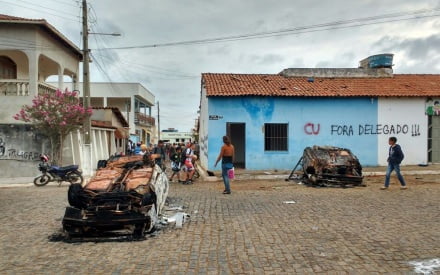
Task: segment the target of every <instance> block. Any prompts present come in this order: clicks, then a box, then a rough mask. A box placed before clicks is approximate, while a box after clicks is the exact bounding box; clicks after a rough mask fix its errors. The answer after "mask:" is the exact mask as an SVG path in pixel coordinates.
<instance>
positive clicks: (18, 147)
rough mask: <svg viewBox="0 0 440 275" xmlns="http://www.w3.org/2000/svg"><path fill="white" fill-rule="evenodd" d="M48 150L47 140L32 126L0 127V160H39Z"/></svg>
mask: <svg viewBox="0 0 440 275" xmlns="http://www.w3.org/2000/svg"><path fill="white" fill-rule="evenodd" d="M48 148H49V144H48V140H47V138H45V137H44V136H42V135H40V134H38V133H37V132H36V131H35V130H34V129H33V128H32V127H31V126H30V125H4V124H3V125H0V160H28V161H34V160H39V157H40V154H41V152H43V151H44V152H46V151H48V150H47V149H48ZM40 150H41V151H40ZM46 153H48V152H46Z"/></svg>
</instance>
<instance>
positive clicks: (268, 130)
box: [264, 123, 288, 151]
mask: <svg viewBox="0 0 440 275" xmlns="http://www.w3.org/2000/svg"><path fill="white" fill-rule="evenodd" d="M287 125H288V124H287V123H266V124H264V150H265V151H287V135H288V130H287V129H288V127H287Z"/></svg>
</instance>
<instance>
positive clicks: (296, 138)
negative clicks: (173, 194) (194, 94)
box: [201, 96, 427, 170]
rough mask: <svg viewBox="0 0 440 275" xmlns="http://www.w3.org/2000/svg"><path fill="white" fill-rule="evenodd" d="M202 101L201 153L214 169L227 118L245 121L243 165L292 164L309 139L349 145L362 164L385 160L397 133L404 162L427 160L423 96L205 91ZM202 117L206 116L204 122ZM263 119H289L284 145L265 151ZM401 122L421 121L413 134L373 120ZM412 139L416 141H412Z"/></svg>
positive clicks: (269, 166) (289, 166) (281, 166)
mask: <svg viewBox="0 0 440 275" xmlns="http://www.w3.org/2000/svg"><path fill="white" fill-rule="evenodd" d="M203 98H204V96H202V101H203ZM203 105H204V104H202V106H203ZM206 105H207V106H208V107H207V108H208V109H204V107H202V110H201V120H202V123H201V137H205V136H206V141H204V142H203V144H202V143H201V145H202V146H201V147H202V148H204V146H206V147H207V150H204V151H202V152H209V154H208V155H207V156H206V155H205V156H204V157H206V162H205V165H206V167H207V168H208V169H214V167H213V165H214V162H215V159H216V157H217V155H218V152H219V150H220V147H221V146H222V136H223V135H225V133H226V123H227V122H237V123H246V149H245V150H246V156H245V158H246V168H247V169H251V170H261V169H292V168H293V166H294V165H295V164H296V162H297V161H298V160H299V158H300V157H301V156H302V153H303V150H304V148H305V147H307V146H313V145H332V146H338V147H345V148H349V149H350V150H351V151H352V152H353V153H354V154H355V155H356V156H357V157H358V158H359V160H360V162H361V163H362V165H364V166H376V165H379V164H385V163H384V162H383V161H381V162H380V161H379V159H381V160H382V158H383V153H384V150H387V148H388V145H387V140H388V137H390V136H393V135H394V136H397V137H398V139H399V141H400V139H401V142H400V144H401V145H402V146H403V148H404V149H405V154H406V162H405V164H418V163H420V162H421V161H422V160H425V161H426V140H427V135H426V118H425V117H424V115H423V114H424V101H423V100H419V99H416V100H414V99H409V100H408V99H400V98H396V99H392V100H388V101H386V100H385V101H381V103H380V104H379V101H378V99H377V98H370V97H364V98H359V97H356V98H290V97H289V98H287V97H286V98H284V97H210V98H209V101H208V104H206ZM379 105H380V108H379ZM397 106H399V107H397ZM420 109H421V112H420V114H421V115H416V116H411V114H412V113H411V112H409V111H419V110H420ZM208 110H209V111H208ZM390 112H391V113H392V114H393V115H390V114H389V113H390ZM209 116H218V117H217V118H218V120H209ZM379 116H381V118H379ZM408 116H411V119H409V118H408ZM405 119H406V120H405ZM408 119H409V120H408ZM203 120H205V121H207V122H205V123H203ZM264 123H287V124H288V132H289V139H288V151H286V152H269V151H267V152H265V151H264ZM404 124H408V125H412V124H414V125H419V127H420V126H421V125H422V124H423V125H425V126H423V127H420V135H419V136H412V135H411V132H408V131H407V132H406V133H405V134H404V133H397V132H396V131H397V130H395V132H390V131H388V132H387V131H385V130H384V129H382V130H380V131H379V132H378V131H377V127H378V125H380V127H388V128H390V127H391V126H392V125H404ZM395 127H396V129H397V126H395ZM408 127H411V126H408ZM208 131H209V137H208V135H207V133H208ZM422 131H423V132H422ZM385 132H386V133H385ZM207 141H209V143H208V142H207ZM415 141H416V142H420V143H418V144H417V145H416V144H415V143H414V142H415ZM404 143H410V144H408V145H406V144H404ZM419 144H420V145H421V146H419ZM411 147H413V148H411ZM420 148H423V149H420ZM202 155H203V154H202ZM379 155H380V156H379ZM385 157H386V154H385ZM202 160H203V159H202ZM385 161H386V158H385ZM202 163H203V162H202Z"/></svg>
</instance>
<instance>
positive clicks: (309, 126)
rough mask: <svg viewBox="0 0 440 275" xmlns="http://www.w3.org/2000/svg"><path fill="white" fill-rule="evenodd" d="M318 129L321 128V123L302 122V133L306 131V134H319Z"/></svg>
mask: <svg viewBox="0 0 440 275" xmlns="http://www.w3.org/2000/svg"><path fill="white" fill-rule="evenodd" d="M319 130H321V125H320V124H319V123H318V124H315V123H311V122H308V123H306V124H304V133H306V135H309V136H310V135H315V136H316V135H319Z"/></svg>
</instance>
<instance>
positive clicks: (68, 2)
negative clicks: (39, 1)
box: [46, 0, 79, 8]
mask: <svg viewBox="0 0 440 275" xmlns="http://www.w3.org/2000/svg"><path fill="white" fill-rule="evenodd" d="M46 1H52V2H55V3H58V4H63V5H67V6H71V7H75V8H77V7H79V1H75V0H74V1H63V0H46ZM73 2H76V5H74V4H73Z"/></svg>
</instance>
